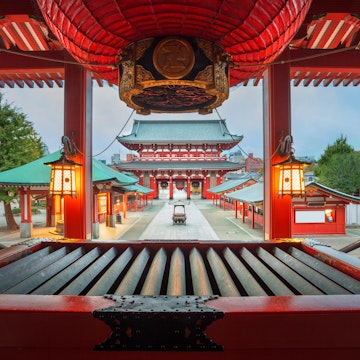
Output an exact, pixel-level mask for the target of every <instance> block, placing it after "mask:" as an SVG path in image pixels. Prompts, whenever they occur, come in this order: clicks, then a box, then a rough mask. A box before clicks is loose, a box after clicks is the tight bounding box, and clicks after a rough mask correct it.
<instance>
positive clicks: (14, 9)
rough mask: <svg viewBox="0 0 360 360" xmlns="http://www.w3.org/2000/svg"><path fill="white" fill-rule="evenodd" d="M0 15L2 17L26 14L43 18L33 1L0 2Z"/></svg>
mask: <svg viewBox="0 0 360 360" xmlns="http://www.w3.org/2000/svg"><path fill="white" fill-rule="evenodd" d="M0 14H1V15H2V16H5V15H20V14H26V15H33V16H36V17H39V18H43V17H42V15H41V12H40V9H39V7H38V5H37V3H36V1H34V0H15V1H14V0H13V1H1V4H0Z"/></svg>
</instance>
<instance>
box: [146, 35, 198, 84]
mask: <svg viewBox="0 0 360 360" xmlns="http://www.w3.org/2000/svg"><path fill="white" fill-rule="evenodd" d="M153 62H154V66H155V68H156V70H157V71H158V72H159V73H160V74H161V75H163V76H165V77H166V78H168V79H181V78H182V77H184V76H186V75H187V74H188V73H189V72H190V71H191V69H192V68H193V66H194V63H195V55H194V50H193V48H192V46H191V45H190V44H189V43H188V42H187V41H186V40H184V39H179V38H166V39H164V40H161V41H160V42H159V43H158V44H157V45H156V48H155V50H154V55H153Z"/></svg>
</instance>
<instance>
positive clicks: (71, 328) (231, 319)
mask: <svg viewBox="0 0 360 360" xmlns="http://www.w3.org/2000/svg"><path fill="white" fill-rule="evenodd" d="M359 302H360V296H359V295H343V296H341V295H340V296H297V297H296V296H295V297H294V296H281V297H276V296H274V297H246V298H245V297H238V298H229V297H220V298H218V299H214V300H210V301H207V302H206V306H208V307H210V308H213V309H217V310H220V311H222V312H223V313H224V316H223V318H222V319H218V320H215V321H214V322H213V323H212V324H210V325H209V326H208V328H207V329H206V335H207V337H208V338H210V339H212V340H213V341H214V342H215V343H216V344H219V345H222V346H223V348H224V351H223V352H210V351H207V352H198V351H189V352H185V353H184V352H176V351H172V352H166V351H163V352H159V351H156V352H151V353H149V352H148V351H131V352H126V351H121V352H118V351H94V350H93V347H94V345H97V344H99V343H101V342H103V341H104V340H105V339H107V338H108V337H109V335H110V333H111V331H110V328H109V327H108V326H107V325H105V323H104V322H102V321H100V320H98V319H96V318H95V317H93V315H92V312H93V311H94V310H96V309H101V308H106V307H109V306H113V305H114V302H113V301H111V300H109V299H105V298H103V297H76V296H37V295H30V296H26V295H0V357H1V358H2V359H25V358H34V359H35V358H36V359H40V360H42V359H50V358H51V359H54V360H57V359H64V358H66V359H68V360H70V359H76V360H78V359H79V358H84V359H87V360H93V359H102V360H106V359H119V358H126V359H129V360H132V359H145V358H146V359H148V357H149V356H154V357H156V358H158V359H168V358H169V357H171V358H172V359H176V360H177V359H183V358H184V356H186V358H187V359H189V360H190V359H194V360H195V359H196V360H198V359H202V358H204V357H206V359H209V360H215V359H227V360H232V359H234V360H235V359H239V358H244V359H250V360H252V359H256V360H257V359H259V360H260V359H276V360H283V359H284V360H285V359H286V360H288V359H294V360H297V359H299V360H300V359H301V360H303V359H309V360H313V359H314V360H315V359H327V360H332V359H334V360H335V359H336V360H337V359H338V358H339V357H340V356H341V357H342V358H346V359H357V358H359V356H360V343H359V340H358V331H357V329H358V324H359V322H360V308H359ZM156 326H161V324H159V323H157V324H154V330H156Z"/></svg>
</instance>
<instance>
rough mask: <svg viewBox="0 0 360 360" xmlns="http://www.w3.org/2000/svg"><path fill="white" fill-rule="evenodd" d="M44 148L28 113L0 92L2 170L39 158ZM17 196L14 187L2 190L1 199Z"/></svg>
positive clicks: (0, 161) (0, 168) (11, 198)
mask: <svg viewBox="0 0 360 360" xmlns="http://www.w3.org/2000/svg"><path fill="white" fill-rule="evenodd" d="M44 148H45V147H44V143H43V142H42V140H41V138H40V136H39V135H38V133H37V132H36V131H35V129H34V127H33V124H32V123H31V122H30V121H28V120H27V119H26V115H25V114H23V113H22V112H21V111H20V110H19V109H17V108H15V107H13V106H11V105H10V104H9V103H7V102H6V101H4V100H3V95H2V94H1V93H0V172H1V171H5V170H9V169H12V168H15V167H18V166H21V165H24V164H26V163H28V162H31V161H34V160H36V159H38V158H39V157H41V156H43V155H44ZM15 197H16V192H15V190H14V189H7V190H1V191H0V201H5V202H7V203H9V202H11V201H12V200H13V199H14V198H15Z"/></svg>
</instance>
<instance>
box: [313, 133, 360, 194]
mask: <svg viewBox="0 0 360 360" xmlns="http://www.w3.org/2000/svg"><path fill="white" fill-rule="evenodd" d="M314 171H315V175H316V176H318V178H319V183H321V184H323V185H325V186H328V187H331V188H333V189H336V190H338V191H341V192H344V193H346V194H357V193H358V191H359V189H360V153H358V152H356V151H355V150H354V149H353V148H352V147H351V146H350V145H349V144H347V142H346V138H345V137H343V136H342V135H341V136H340V138H338V139H337V140H336V141H335V143H334V144H333V145H328V147H327V148H326V150H325V152H324V154H323V155H322V156H321V158H320V160H319V162H318V164H317V166H316V167H315V169H314Z"/></svg>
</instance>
